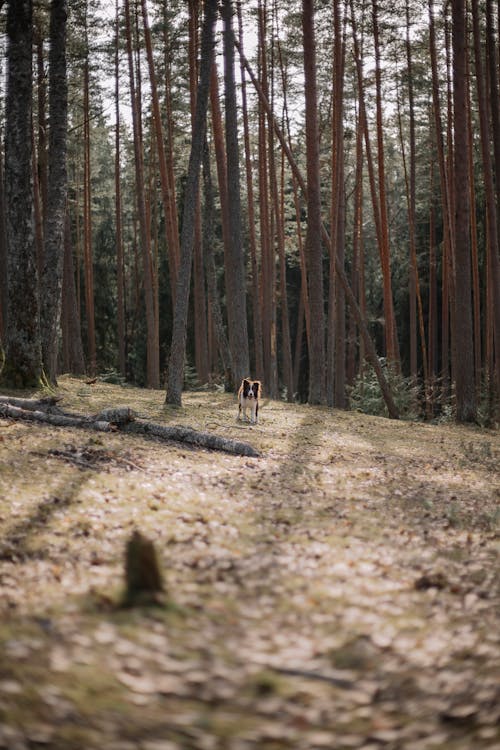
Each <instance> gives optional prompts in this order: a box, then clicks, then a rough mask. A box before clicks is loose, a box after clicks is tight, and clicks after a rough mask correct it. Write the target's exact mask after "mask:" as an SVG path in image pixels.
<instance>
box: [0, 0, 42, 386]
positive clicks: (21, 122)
mask: <svg viewBox="0 0 500 750" xmlns="http://www.w3.org/2000/svg"><path fill="white" fill-rule="evenodd" d="M7 39H8V47H7V73H8V74H7V98H6V111H5V117H6V133H5V200H6V236H7V247H8V256H7V321H6V323H7V326H6V334H5V339H4V346H5V364H4V368H3V370H2V374H1V379H2V383H3V384H4V385H5V386H8V387H11V388H31V387H36V386H38V385H39V384H40V378H41V375H42V352H41V335H40V314H39V303H38V285H37V267H36V252H35V237H34V221H33V218H34V217H33V182H32V171H31V169H32V147H31V108H32V104H31V102H32V74H31V53H32V41H33V29H32V2H31V0H9V3H8V9H7Z"/></svg>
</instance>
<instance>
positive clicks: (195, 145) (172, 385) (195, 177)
mask: <svg viewBox="0 0 500 750" xmlns="http://www.w3.org/2000/svg"><path fill="white" fill-rule="evenodd" d="M216 16H217V0H206V3H205V17H204V21H203V29H202V34H201V59H200V77H199V81H198V92H197V96H196V112H195V119H194V128H193V138H192V143H191V153H190V156H189V166H188V173H187V179H186V191H185V196H184V212H183V220H182V233H181V243H180V245H181V265H180V269H179V277H178V280H177V290H176V298H175V299H176V303H175V310H174V322H173V330H172V344H171V348H170V359H169V363H168V377H167V393H166V403H167V404H172V405H177V406H180V405H181V402H182V398H181V397H182V383H183V376H184V358H185V354H186V332H187V318H188V307H189V285H190V280H191V266H192V260H193V240H194V230H195V226H194V224H195V216H196V200H197V196H198V186H199V178H200V166H201V163H202V158H203V148H204V143H205V128H206V115H207V106H208V96H209V89H210V71H211V67H212V61H213V55H214V51H213V47H214V26H215V20H216Z"/></svg>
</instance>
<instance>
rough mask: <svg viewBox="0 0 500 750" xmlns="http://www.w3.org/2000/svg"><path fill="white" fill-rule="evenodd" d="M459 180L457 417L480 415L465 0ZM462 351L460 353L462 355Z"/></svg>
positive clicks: (456, 87)
mask: <svg viewBox="0 0 500 750" xmlns="http://www.w3.org/2000/svg"><path fill="white" fill-rule="evenodd" d="M452 15H453V28H452V43H453V133H454V165H453V166H454V181H455V331H454V332H455V336H454V348H455V362H456V368H455V386H456V399H457V413H456V417H457V421H458V422H474V421H475V420H476V418H477V407H476V387H475V378H474V343H473V330H472V304H471V248H470V205H469V175H468V166H467V165H468V157H467V150H468V138H467V106H468V102H467V90H466V44H467V42H466V30H465V0H452ZM458 352H460V357H459V358H458Z"/></svg>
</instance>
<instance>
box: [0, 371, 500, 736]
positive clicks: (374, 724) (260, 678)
mask: <svg viewBox="0 0 500 750" xmlns="http://www.w3.org/2000/svg"><path fill="white" fill-rule="evenodd" d="M59 395H61V396H63V398H64V400H63V406H64V407H65V408H67V409H73V410H75V411H79V412H85V413H89V414H91V413H94V412H96V411H98V410H99V409H101V408H103V407H109V406H117V405H127V406H130V407H132V408H133V409H135V411H136V412H137V413H138V415H139V416H141V417H144V418H147V419H149V420H151V421H155V422H158V423H162V424H169V425H189V426H191V427H193V428H196V429H202V430H207V431H212V432H215V433H217V434H219V435H222V436H225V437H230V438H236V439H238V440H244V441H247V442H249V443H251V444H252V445H253V446H254V447H255V448H257V449H258V450H259V451H260V452H261V457H260V458H242V457H239V456H232V455H228V454H225V453H221V452H209V451H207V450H202V449H194V448H190V447H188V446H186V445H182V444H175V443H161V442H158V441H155V440H151V439H146V438H143V437H139V436H131V435H124V434H120V433H111V434H108V433H97V432H90V431H85V430H79V429H66V428H54V427H47V426H43V425H34V424H29V423H21V422H14V421H9V420H0V748H7V749H8V750H27V749H30V750H31V748H48V749H49V750H178V749H181V748H182V749H186V750H188V749H189V750H282V749H285V748H291V749H293V750H321V749H324V748H328V749H330V750H337V749H338V750H343V749H344V748H346V749H348V748H357V749H361V748H363V750H378V748H386V749H391V748H393V749H395V750H397V749H399V748H404V750H429V749H432V748H436V749H439V750H448V749H451V748H453V749H454V750H455V749H456V750H458V749H461V750H462V749H463V750H473V749H474V750H476V749H478V748H479V749H482V748H488V749H489V750H500V617H499V615H500V575H499V565H498V558H499V551H500V535H499V531H500V436H499V433H498V432H494V431H486V430H480V429H479V428H472V427H458V426H456V425H453V424H451V425H450V424H441V425H430V424H419V423H414V422H395V421H391V420H387V419H382V418H376V417H369V416H366V415H362V414H357V413H349V412H341V411H332V410H327V409H323V408H317V407H308V406H290V405H287V404H285V403H282V402H272V401H268V402H264V404H263V406H262V409H261V421H260V423H259V424H258V425H255V426H254V425H250V424H242V423H237V422H236V414H237V408H236V404H235V399H234V398H233V397H232V396H231V395H228V394H223V393H207V392H198V393H187V394H185V395H184V407H183V408H182V409H181V410H178V409H172V408H169V409H166V408H165V406H164V403H163V402H164V394H163V393H162V392H161V391H146V390H140V389H133V388H123V387H119V386H113V385H109V384H104V383H99V382H98V383H96V384H94V385H87V384H85V382H84V381H82V380H77V379H72V378H69V377H65V378H62V379H61V382H60V388H59ZM134 529H139V530H140V531H141V532H142V533H143V534H145V535H146V536H147V537H149V538H150V539H152V540H153V541H154V544H155V546H156V549H157V552H158V556H159V559H160V562H161V567H162V571H163V575H164V580H165V589H166V592H165V603H164V605H163V606H157V607H149V608H147V607H144V608H132V609H125V608H123V607H121V606H120V601H121V597H122V592H123V571H124V550H125V545H126V541H127V539H128V538H129V537H130V535H131V533H132V532H133V530H134Z"/></svg>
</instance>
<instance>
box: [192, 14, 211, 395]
mask: <svg viewBox="0 0 500 750" xmlns="http://www.w3.org/2000/svg"><path fill="white" fill-rule="evenodd" d="M189 6H190V10H189V81H190V84H189V89H190V94H191V130H193V128H194V118H195V111H196V87H197V83H198V46H199V45H198V16H199V2H198V0H192V1H191V2H190V4H189ZM202 241H203V240H202V226H201V195H200V193H199V192H198V197H197V200H196V216H195V231H194V247H193V277H194V278H193V287H194V289H193V292H194V293H193V308H194V321H193V323H194V356H195V367H196V373H197V376H198V380H199V381H200V383H207V382H208V327H207V302H206V295H205V268H204V263H203V245H202Z"/></svg>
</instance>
